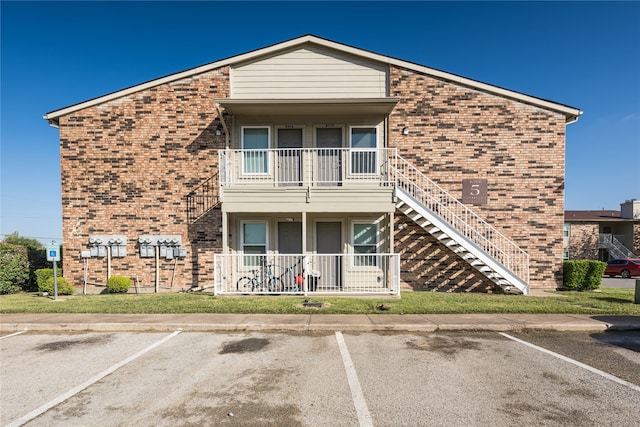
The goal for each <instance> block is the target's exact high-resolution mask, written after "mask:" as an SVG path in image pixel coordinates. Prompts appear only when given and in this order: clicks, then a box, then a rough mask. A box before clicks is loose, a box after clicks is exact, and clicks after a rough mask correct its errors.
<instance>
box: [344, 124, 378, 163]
mask: <svg viewBox="0 0 640 427" xmlns="http://www.w3.org/2000/svg"><path fill="white" fill-rule="evenodd" d="M350 145H351V173H352V174H375V173H376V163H377V161H376V147H377V134H376V128H375V127H372V126H362V127H355V126H354V127H352V128H351V142H350Z"/></svg>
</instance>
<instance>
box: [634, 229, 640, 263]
mask: <svg viewBox="0 0 640 427" xmlns="http://www.w3.org/2000/svg"><path fill="white" fill-rule="evenodd" d="M633 253H634V254H635V255H637V256H640V222H636V223H634V224H633Z"/></svg>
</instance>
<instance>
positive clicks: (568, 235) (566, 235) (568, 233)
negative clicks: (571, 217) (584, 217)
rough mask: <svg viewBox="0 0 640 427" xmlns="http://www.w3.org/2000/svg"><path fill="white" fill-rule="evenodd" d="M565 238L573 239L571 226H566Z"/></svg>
mask: <svg viewBox="0 0 640 427" xmlns="http://www.w3.org/2000/svg"><path fill="white" fill-rule="evenodd" d="M563 236H564V237H571V224H565V225H564V231H563Z"/></svg>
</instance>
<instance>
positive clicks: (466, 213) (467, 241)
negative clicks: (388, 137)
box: [390, 156, 529, 295]
mask: <svg viewBox="0 0 640 427" xmlns="http://www.w3.org/2000/svg"><path fill="white" fill-rule="evenodd" d="M390 163H391V164H390V173H391V175H392V178H393V181H394V182H395V197H396V208H397V210H398V211H400V212H402V213H403V214H404V215H406V216H407V217H408V218H410V219H411V220H413V221H414V222H415V223H416V224H418V225H419V226H420V227H422V228H423V229H424V230H426V231H427V232H428V233H429V234H431V235H432V236H434V237H435V238H436V239H437V240H439V241H440V242H441V243H442V244H443V245H444V246H446V247H447V248H449V249H450V250H451V251H452V252H453V253H455V254H456V255H458V256H459V257H460V258H461V259H463V260H464V261H465V262H466V263H468V264H469V265H470V266H471V267H473V268H474V269H476V270H477V271H479V272H480V273H482V274H483V275H484V276H486V277H487V278H488V279H489V280H490V281H492V282H493V283H495V284H496V285H498V286H499V287H500V288H502V289H503V290H504V292H505V293H513V294H525V295H526V294H528V293H529V255H528V254H527V253H526V252H525V251H523V250H522V249H521V248H519V247H518V246H517V245H516V244H515V243H513V242H512V241H510V240H509V239H508V238H507V237H505V236H504V235H502V234H501V233H500V232H499V231H498V230H496V229H495V228H494V227H493V226H491V225H490V224H488V223H487V222H486V221H484V220H483V219H482V218H480V217H479V216H478V215H477V214H475V213H474V212H473V211H471V210H470V209H469V208H467V207H466V206H465V205H463V204H462V203H461V202H459V201H458V200H457V199H456V198H454V197H453V196H452V195H450V194H449V193H448V192H446V191H445V190H444V189H442V188H441V187H440V186H438V185H437V184H436V183H435V182H433V181H431V180H430V179H429V178H427V177H426V176H425V175H424V174H422V173H421V172H420V171H419V170H417V169H416V168H415V167H414V166H413V165H411V164H410V163H409V162H407V161H406V160H405V159H403V158H402V157H400V156H395V158H394V159H391V162H390Z"/></svg>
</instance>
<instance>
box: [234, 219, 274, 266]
mask: <svg viewBox="0 0 640 427" xmlns="http://www.w3.org/2000/svg"><path fill="white" fill-rule="evenodd" d="M245 224H264V256H265V259H266V256H267V255H268V254H269V221H266V220H247V221H240V252H241V253H242V257H241V260H242V264H241V265H242V267H246V268H249V267H260V264H259V263H258V265H255V264H251V263H247V257H250V256H259V255H245V252H244V247H245V242H244V226H245ZM252 246H257V245H252Z"/></svg>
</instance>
